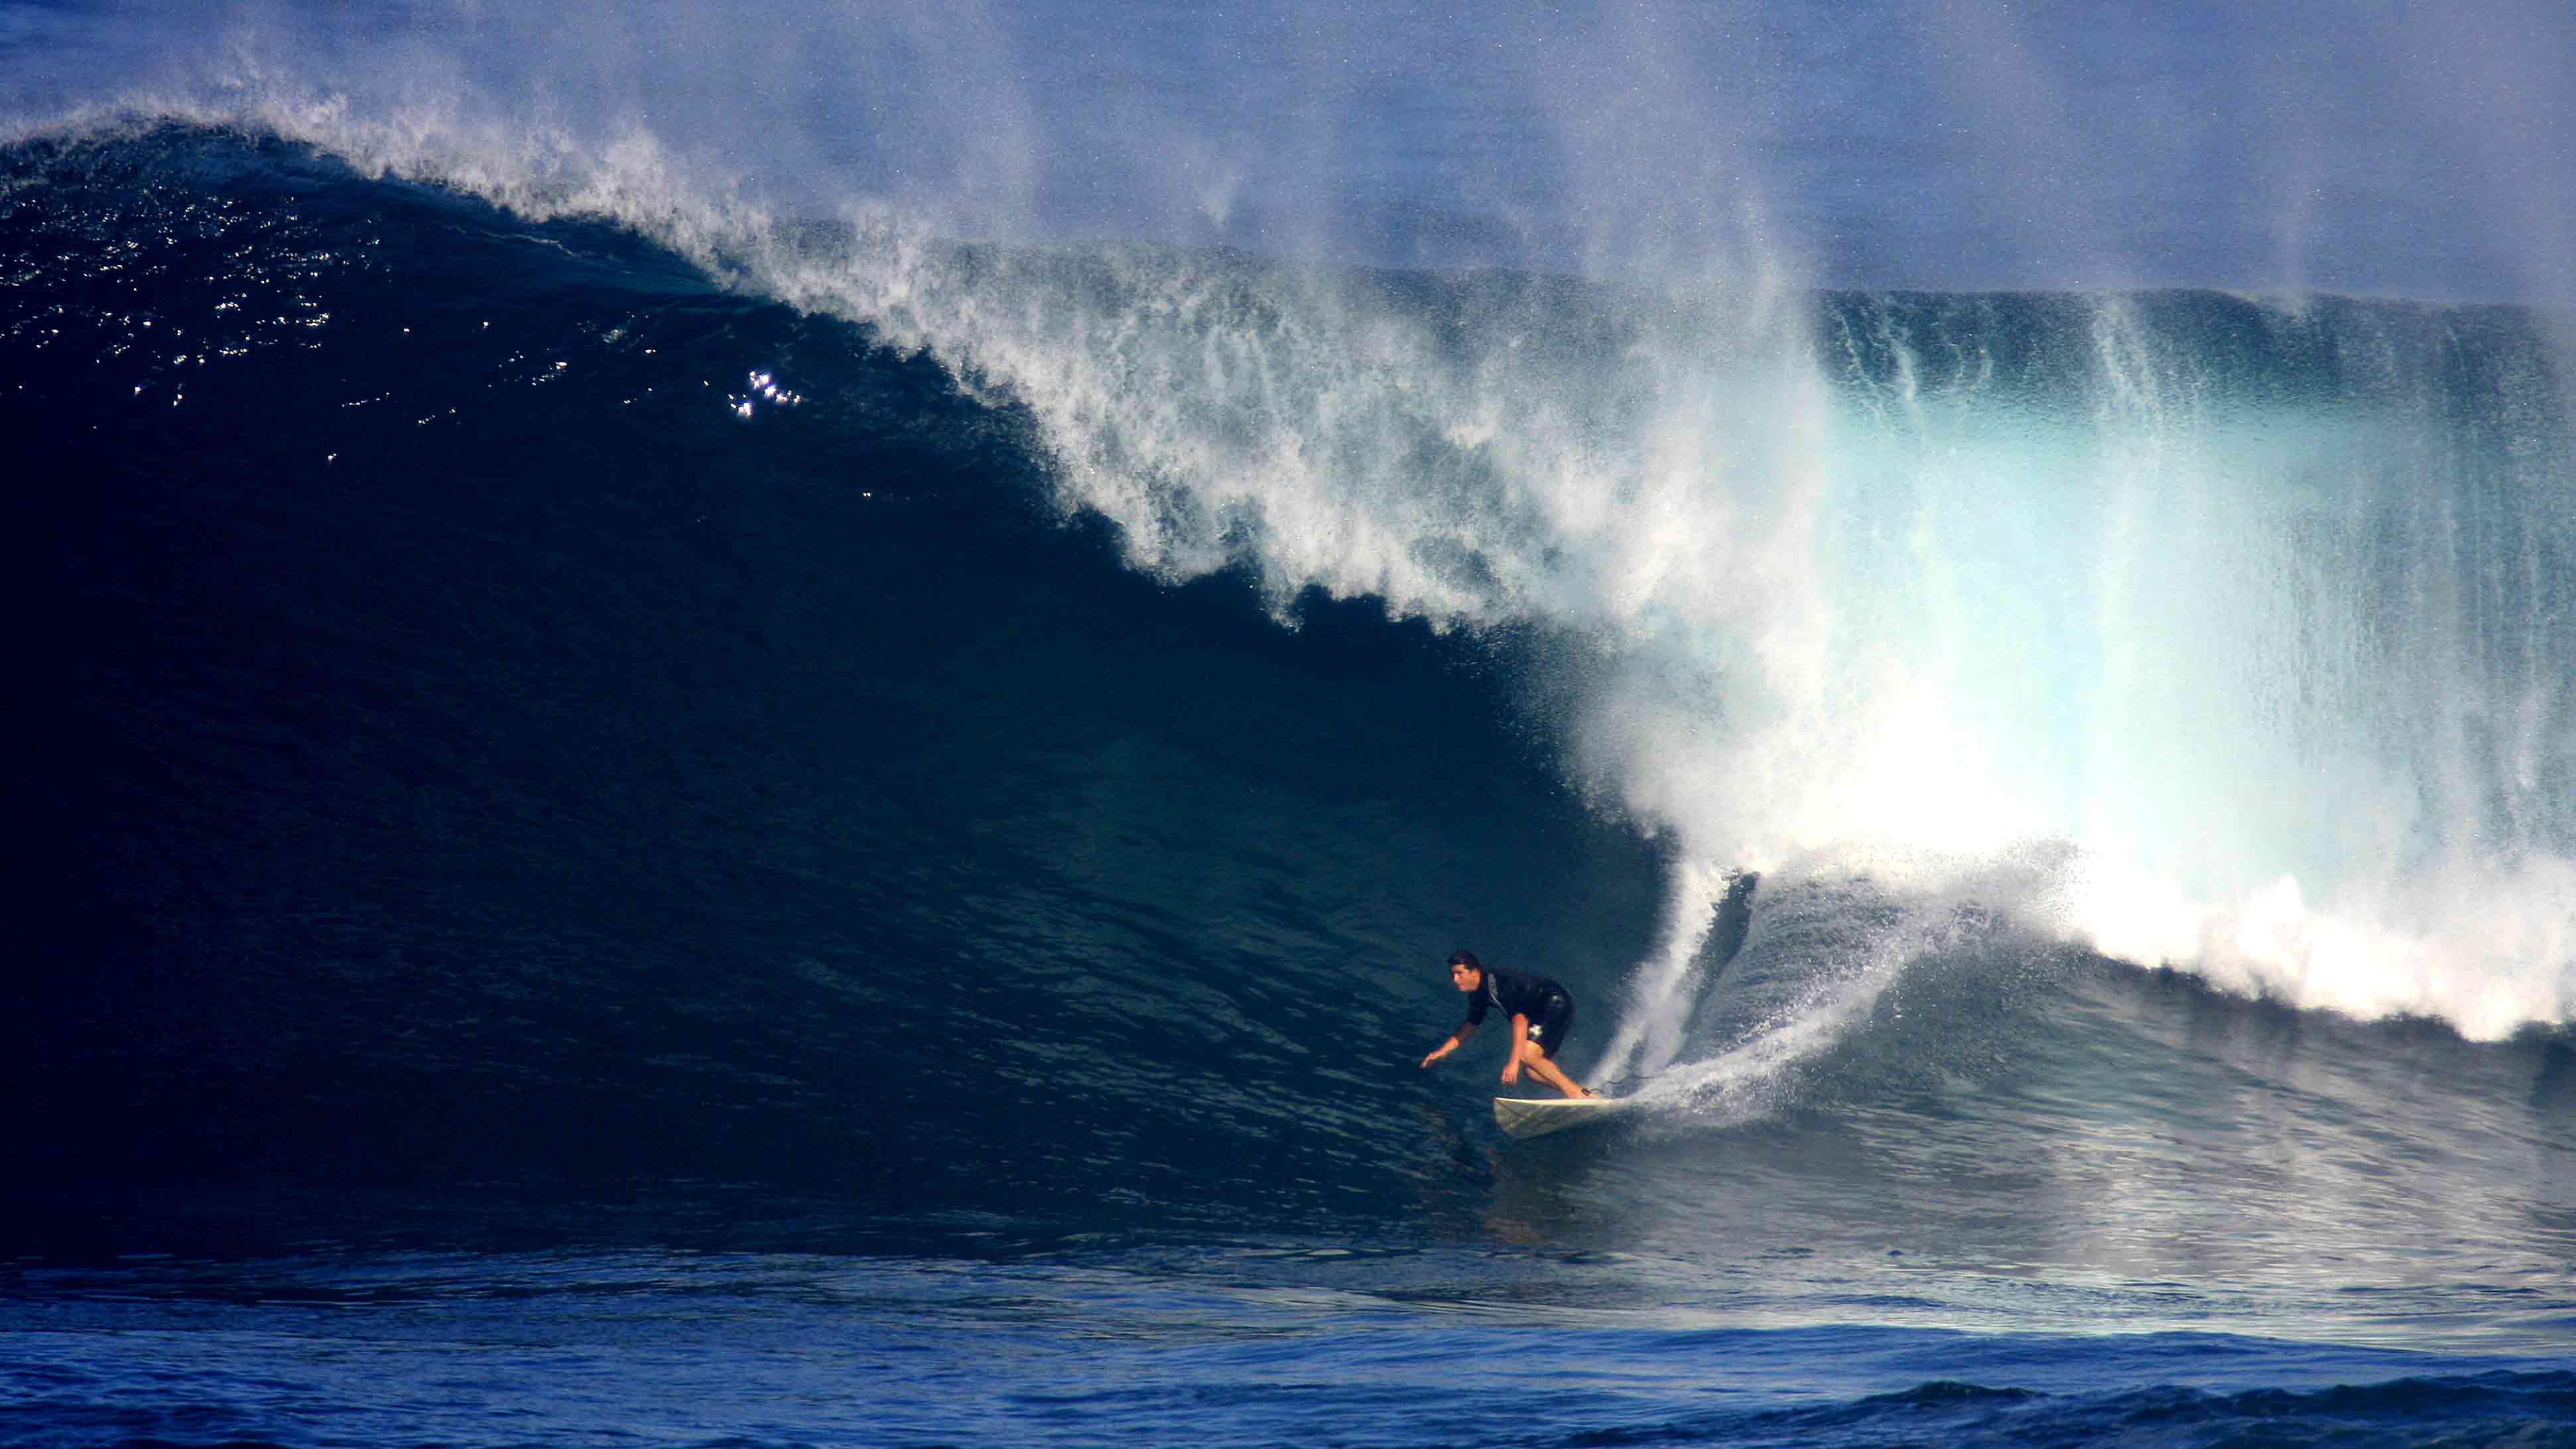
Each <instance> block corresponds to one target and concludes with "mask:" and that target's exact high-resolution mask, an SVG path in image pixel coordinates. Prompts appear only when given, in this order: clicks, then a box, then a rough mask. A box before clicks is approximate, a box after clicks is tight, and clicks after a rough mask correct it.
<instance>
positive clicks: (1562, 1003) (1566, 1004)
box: [1529, 991, 1574, 1061]
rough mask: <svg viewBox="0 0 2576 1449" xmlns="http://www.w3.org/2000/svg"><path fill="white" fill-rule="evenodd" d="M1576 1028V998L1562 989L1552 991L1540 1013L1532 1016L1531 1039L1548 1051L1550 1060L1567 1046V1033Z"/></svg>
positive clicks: (1544, 1050)
mask: <svg viewBox="0 0 2576 1449" xmlns="http://www.w3.org/2000/svg"><path fill="white" fill-rule="evenodd" d="M1573 1029H1574V998H1573V997H1571V996H1568V995H1566V994H1565V993H1564V992H1562V991H1551V992H1549V993H1548V994H1547V1001H1546V1002H1545V1004H1543V1005H1542V1006H1541V1007H1540V1008H1539V1014H1538V1015H1536V1016H1533V1017H1531V1018H1530V1024H1529V1039H1530V1040H1531V1041H1532V1042H1534V1043H1536V1044H1537V1046H1538V1049H1539V1050H1540V1051H1542V1052H1545V1053H1547V1058H1548V1060H1549V1061H1554V1060H1556V1054H1557V1053H1558V1052H1559V1051H1561V1050H1563V1049H1564V1047H1565V1034H1566V1033H1567V1032H1569V1031H1572V1030H1573Z"/></svg>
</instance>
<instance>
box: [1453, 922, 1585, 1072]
mask: <svg viewBox="0 0 2576 1449" xmlns="http://www.w3.org/2000/svg"><path fill="white" fill-rule="evenodd" d="M1449 981H1450V984H1451V985H1453V986H1456V987H1457V988H1458V989H1459V990H1460V991H1463V992H1465V993H1467V1019H1466V1020H1465V1021H1463V1022H1460V1023H1459V1024H1458V1029H1457V1030H1456V1031H1453V1032H1451V1033H1449V1039H1448V1040H1447V1041H1444V1042H1442V1043H1441V1044H1440V1045H1438V1046H1436V1047H1433V1048H1432V1049H1431V1055H1429V1056H1427V1057H1424V1058H1423V1059H1422V1064H1423V1065H1424V1066H1426V1067H1427V1066H1429V1065H1431V1064H1432V1063H1433V1062H1436V1061H1438V1060H1440V1059H1441V1058H1442V1057H1445V1056H1447V1055H1449V1054H1450V1053H1451V1052H1454V1051H1456V1050H1457V1049H1458V1046H1459V1044H1460V1043H1461V1042H1464V1041H1465V1040H1466V1039H1467V1038H1469V1037H1471V1036H1474V1035H1475V1034H1476V1028H1477V1027H1478V1026H1479V1025H1481V1024H1482V1023H1483V1022H1484V1020H1485V1008H1486V1007H1488V1006H1499V1007H1501V1008H1502V1009H1503V1014H1504V1015H1506V1016H1509V1017H1510V1018H1511V1019H1512V1053H1511V1056H1510V1057H1509V1058H1508V1059H1507V1060H1505V1061H1504V1063H1503V1085H1504V1086H1506V1087H1508V1086H1511V1085H1512V1084H1514V1083H1516V1082H1518V1081H1519V1080H1520V1079H1521V1068H1523V1067H1527V1068H1529V1069H1530V1075H1531V1076H1534V1077H1536V1078H1538V1079H1539V1080H1540V1081H1542V1082H1545V1083H1547V1084H1548V1085H1549V1086H1551V1087H1554V1088H1556V1089H1557V1090H1558V1091H1560V1092H1563V1093H1564V1094H1565V1095H1567V1096H1569V1097H1591V1096H1597V1095H1598V1094H1597V1093H1595V1092H1593V1091H1592V1090H1590V1089H1589V1088H1587V1087H1584V1086H1583V1085H1581V1084H1580V1083H1578V1082H1576V1081H1575V1080H1574V1079H1573V1078H1572V1077H1569V1076H1567V1075H1566V1074H1565V1073H1564V1072H1562V1071H1560V1070H1558V1068H1557V1065H1556V1063H1555V1062H1553V1061H1550V1060H1548V1059H1549V1058H1550V1057H1552V1056H1554V1055H1555V1054H1556V1053H1557V1052H1558V1051H1559V1050H1561V1049H1563V1047H1564V1046H1565V1033H1566V1032H1567V1030H1568V1029H1570V1028H1571V1027H1572V1026H1573V1025H1574V997H1573V996H1572V995H1571V994H1570V993H1568V992H1567V991H1566V989H1565V988H1564V987H1562V986H1559V985H1557V984H1556V983H1555V982H1553V981H1550V980H1548V979H1547V978H1546V977H1544V976H1522V975H1518V974H1516V973H1514V972H1510V971H1498V970H1496V969H1494V968H1493V967H1491V966H1488V965H1486V964H1485V963H1484V962H1482V961H1479V960H1477V959H1476V953H1475V952H1473V951H1453V952H1451V953H1450V955H1449Z"/></svg>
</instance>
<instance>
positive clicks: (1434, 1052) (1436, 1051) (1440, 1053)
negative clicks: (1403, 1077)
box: [1422, 1046, 1449, 1067]
mask: <svg viewBox="0 0 2576 1449" xmlns="http://www.w3.org/2000/svg"><path fill="white" fill-rule="evenodd" d="M1447 1055H1449V1048H1447V1047H1445V1046H1436V1047H1433V1048H1432V1049H1431V1055H1429V1056H1427V1057H1424V1058H1423V1059H1422V1064H1423V1065H1424V1066H1426V1067H1427V1066H1429V1065H1431V1064H1432V1063H1433V1062H1436V1061H1438V1060H1440V1059H1441V1058H1442V1057H1445V1056H1447Z"/></svg>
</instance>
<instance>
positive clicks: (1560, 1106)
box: [1494, 1097, 1633, 1137]
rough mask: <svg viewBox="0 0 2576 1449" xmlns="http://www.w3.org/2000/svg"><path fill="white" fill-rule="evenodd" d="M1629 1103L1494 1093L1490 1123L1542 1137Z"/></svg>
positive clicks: (1603, 1118) (1608, 1115)
mask: <svg viewBox="0 0 2576 1449" xmlns="http://www.w3.org/2000/svg"><path fill="white" fill-rule="evenodd" d="M1631 1105H1633V1104H1632V1103H1630V1102H1629V1100H1628V1099H1627V1098H1625V1097H1496V1098H1495V1099H1494V1125H1495V1126H1497V1127H1500V1128H1502V1129H1503V1130H1504V1131H1505V1132H1508V1133H1510V1134H1511V1135H1513V1136H1514V1137H1543V1136H1545V1135H1546V1134H1548V1133H1550V1132H1562V1131H1564V1130H1565V1129H1566V1128H1568V1127H1581V1126H1583V1125H1584V1124H1586V1123H1589V1122H1606V1121H1608V1120H1610V1119H1611V1118H1612V1117H1614V1116H1617V1115H1618V1114H1619V1112H1620V1111H1621V1110H1622V1109H1624V1108H1626V1107H1629V1106H1631Z"/></svg>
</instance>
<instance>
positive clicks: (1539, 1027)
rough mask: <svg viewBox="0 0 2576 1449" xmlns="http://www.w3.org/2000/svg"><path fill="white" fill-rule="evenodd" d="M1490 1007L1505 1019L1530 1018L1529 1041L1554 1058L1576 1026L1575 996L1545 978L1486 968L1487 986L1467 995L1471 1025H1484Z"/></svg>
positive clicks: (1469, 1022)
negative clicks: (1497, 1010)
mask: <svg viewBox="0 0 2576 1449" xmlns="http://www.w3.org/2000/svg"><path fill="white" fill-rule="evenodd" d="M1488 1006H1499V1007H1501V1008H1502V1009H1503V1015H1505V1016H1526V1017H1528V1018H1529V1039H1530V1040H1531V1041H1534V1042H1537V1043H1538V1046H1539V1050H1541V1051H1543V1052H1546V1053H1547V1054H1548V1055H1549V1056H1551V1057H1553V1056H1555V1055H1556V1051H1557V1048H1559V1047H1561V1046H1563V1045H1565V1033H1566V1031H1567V1030H1568V1029H1569V1028H1571V1027H1572V1026H1573V1025H1574V997H1573V995H1572V994H1571V993H1569V992H1568V991H1567V990H1566V989H1565V988H1564V987H1562V986H1559V985H1557V984H1556V983H1555V982H1553V981H1550V980H1548V979H1547V978H1546V977H1544V976H1523V975H1520V974H1519V973H1517V972H1513V971H1497V970H1495V969H1494V968H1493V967H1491V966H1488V967H1486V968H1485V984H1484V985H1482V986H1479V987H1477V988H1476V989H1475V990H1473V991H1470V992H1468V993H1467V1025H1468V1026H1476V1025H1478V1024H1480V1023H1482V1022H1483V1021H1484V1019H1485V1008H1486V1007H1488Z"/></svg>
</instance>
